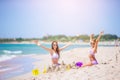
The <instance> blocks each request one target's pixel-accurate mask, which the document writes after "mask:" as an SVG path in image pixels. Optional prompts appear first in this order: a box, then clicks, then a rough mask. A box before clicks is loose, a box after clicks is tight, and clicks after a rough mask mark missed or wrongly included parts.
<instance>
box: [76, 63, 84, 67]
mask: <svg viewBox="0 0 120 80" xmlns="http://www.w3.org/2000/svg"><path fill="white" fill-rule="evenodd" d="M82 65H83V63H82V62H76V63H75V66H77V67H81V66H82Z"/></svg>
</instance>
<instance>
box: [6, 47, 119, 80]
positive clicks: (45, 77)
mask: <svg viewBox="0 0 120 80" xmlns="http://www.w3.org/2000/svg"><path fill="white" fill-rule="evenodd" d="M88 51H89V48H76V49H72V50H69V51H62V52H61V57H60V60H59V63H61V62H62V61H64V63H65V64H66V65H67V64H72V63H73V62H74V61H75V62H78V61H81V62H83V63H87V62H89V58H88V54H89V52H88ZM31 57H32V58H35V59H38V60H37V61H36V62H34V63H33V65H34V69H36V68H37V69H38V70H39V71H40V74H39V75H38V76H33V75H32V70H31V72H29V73H27V74H22V75H20V76H16V77H13V78H10V79H7V80H120V48H119V47H99V48H98V51H97V54H96V58H97V60H98V63H99V64H98V65H93V66H88V67H81V68H72V69H69V70H66V69H65V70H59V71H53V72H47V73H43V69H44V67H48V66H49V65H51V64H52V63H51V56H50V54H49V55H48V54H47V55H33V56H31ZM28 68H29V66H28Z"/></svg>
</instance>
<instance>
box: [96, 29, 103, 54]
mask: <svg viewBox="0 0 120 80" xmlns="http://www.w3.org/2000/svg"><path fill="white" fill-rule="evenodd" d="M103 33H104V32H103V31H102V32H100V34H99V36H98V38H97V39H96V43H95V47H94V52H97V47H98V42H99V40H100V38H101V36H102V35H103Z"/></svg>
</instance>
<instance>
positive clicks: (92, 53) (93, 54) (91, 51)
mask: <svg viewBox="0 0 120 80" xmlns="http://www.w3.org/2000/svg"><path fill="white" fill-rule="evenodd" d="M89 53H90V55H92V56H95V53H94V52H93V49H91V50H90V51H89ZM92 64H94V65H95V64H98V62H97V60H93V61H92Z"/></svg>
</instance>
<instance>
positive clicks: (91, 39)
mask: <svg viewBox="0 0 120 80" xmlns="http://www.w3.org/2000/svg"><path fill="white" fill-rule="evenodd" d="M93 37H94V34H91V35H90V42H92V41H93Z"/></svg>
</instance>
